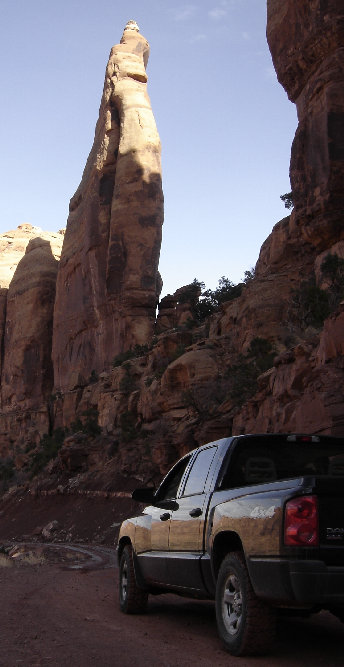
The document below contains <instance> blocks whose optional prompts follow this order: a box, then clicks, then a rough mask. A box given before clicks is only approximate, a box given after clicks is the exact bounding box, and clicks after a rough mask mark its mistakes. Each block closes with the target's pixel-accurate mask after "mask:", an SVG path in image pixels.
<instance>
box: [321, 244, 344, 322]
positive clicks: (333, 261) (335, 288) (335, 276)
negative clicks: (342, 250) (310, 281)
mask: <svg viewBox="0 0 344 667" xmlns="http://www.w3.org/2000/svg"><path fill="white" fill-rule="evenodd" d="M321 273H322V274H323V276H324V278H326V279H327V280H328V281H329V282H330V286H329V288H328V290H327V293H328V299H329V305H330V308H331V310H334V309H335V308H337V306H338V305H339V303H340V302H341V301H342V300H343V299H344V259H342V257H338V255H336V254H328V255H327V256H326V257H325V259H324V261H323V262H322V264H321Z"/></svg>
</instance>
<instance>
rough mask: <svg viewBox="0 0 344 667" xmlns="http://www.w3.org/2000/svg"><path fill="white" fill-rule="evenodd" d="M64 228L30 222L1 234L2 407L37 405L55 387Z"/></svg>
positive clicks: (29, 406) (5, 408)
mask: <svg viewBox="0 0 344 667" xmlns="http://www.w3.org/2000/svg"><path fill="white" fill-rule="evenodd" d="M62 241H63V233H53V232H44V231H43V230H41V229H39V228H37V227H33V226H31V225H29V224H23V225H20V226H19V227H18V228H17V229H16V230H14V231H9V232H6V233H5V234H2V235H1V236H0V283H1V286H2V289H1V294H0V327H1V341H2V359H1V363H2V369H1V370H2V373H1V407H2V409H3V410H4V411H5V412H6V411H8V410H16V409H18V408H20V409H21V410H22V409H25V408H36V407H38V406H41V405H42V404H43V405H44V403H45V402H46V400H47V398H48V396H49V395H50V393H51V391H52V387H53V368H52V363H51V337H52V321H53V310H54V301H55V286H56V277H57V267H58V260H59V258H60V254H61V248H62Z"/></svg>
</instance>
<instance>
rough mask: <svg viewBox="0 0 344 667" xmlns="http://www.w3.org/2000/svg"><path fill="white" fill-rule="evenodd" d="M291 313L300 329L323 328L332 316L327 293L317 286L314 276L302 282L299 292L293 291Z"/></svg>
mask: <svg viewBox="0 0 344 667" xmlns="http://www.w3.org/2000/svg"><path fill="white" fill-rule="evenodd" d="M291 311H292V315H293V316H294V318H295V319H296V322H297V324H298V325H299V326H300V327H303V328H306V327H309V326H312V327H315V328H321V327H322V325H323V323H324V320H325V319H326V317H328V315H329V314H330V302H329V296H328V293H327V291H325V290H323V289H320V287H318V286H317V284H316V282H315V277H314V276H311V278H309V279H308V280H304V281H303V282H301V284H300V287H299V289H298V290H293V292H292V303H291Z"/></svg>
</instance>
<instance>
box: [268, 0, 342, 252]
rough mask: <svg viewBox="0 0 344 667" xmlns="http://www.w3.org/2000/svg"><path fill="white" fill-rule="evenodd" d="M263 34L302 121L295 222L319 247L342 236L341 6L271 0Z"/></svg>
mask: <svg viewBox="0 0 344 667" xmlns="http://www.w3.org/2000/svg"><path fill="white" fill-rule="evenodd" d="M267 8H268V23H267V37H268V42H269V47H270V51H271V54H272V58H273V62H274V66H275V69H276V72H277V76H278V79H279V81H280V82H281V84H282V85H283V86H284V88H285V90H286V91H287V93H288V96H289V98H290V99H291V100H292V101H293V102H295V103H296V105H297V113H298V119H299V125H298V128H297V131H296V135H295V139H294V142H293V146H292V153H291V164H290V177H291V186H292V191H293V199H294V204H295V209H294V213H293V216H292V224H294V225H295V226H296V227H297V228H299V230H300V235H302V237H303V238H304V239H305V240H306V241H307V242H309V243H310V244H311V245H313V246H315V247H316V248H317V249H318V250H322V249H324V248H327V247H329V246H330V245H331V244H333V243H335V242H337V241H339V240H340V239H341V238H343V235H344V232H343V209H344V189H343V182H344V140H343V137H344V4H343V1H342V0H268V1H267Z"/></svg>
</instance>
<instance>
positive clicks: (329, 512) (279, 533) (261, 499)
mask: <svg viewBox="0 0 344 667" xmlns="http://www.w3.org/2000/svg"><path fill="white" fill-rule="evenodd" d="M133 498H134V500H137V501H139V502H141V503H146V504H148V506H146V507H145V508H144V509H143V510H142V513H141V514H139V515H138V516H136V517H134V518H130V519H127V520H126V521H124V522H123V523H122V525H121V528H120V533H119V539H118V547H117V554H118V563H119V604H120V609H121V610H122V611H123V612H124V613H127V614H132V613H140V612H142V611H144V610H145V607H146V605H147V600H148V595H149V594H159V593H166V592H173V593H179V594H181V595H185V596H187V597H193V598H199V599H213V600H215V605H216V619H217V627H218V632H219V636H220V638H221V640H222V642H223V644H224V647H225V649H226V650H227V651H229V652H230V653H231V654H232V655H236V656H239V655H247V654H261V653H264V652H265V651H266V650H267V649H268V648H269V645H270V644H271V642H272V641H273V638H274V630H275V621H276V610H278V609H287V610H290V611H291V610H293V611H296V612H298V613H302V614H305V613H312V612H315V611H320V609H327V610H330V611H331V612H333V613H334V614H336V615H337V616H338V617H339V618H340V619H341V620H344V503H343V500H344V438H343V439H340V438H332V437H329V436H317V435H298V434H277V435H276V434H266V435H240V436H234V437H229V438H224V439H221V440H217V441H215V442H211V443H209V444H207V445H204V446H202V447H199V448H198V449H195V450H194V451H192V452H190V453H188V454H186V456H184V457H183V458H182V459H180V460H179V461H178V462H177V463H176V464H175V465H174V466H173V468H172V469H171V470H170V472H169V473H168V474H167V475H166V477H165V478H164V480H163V481H162V483H161V485H160V486H159V488H158V489H157V490H155V489H153V488H145V489H137V490H136V491H134V492H133ZM288 613H289V612H288Z"/></svg>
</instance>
